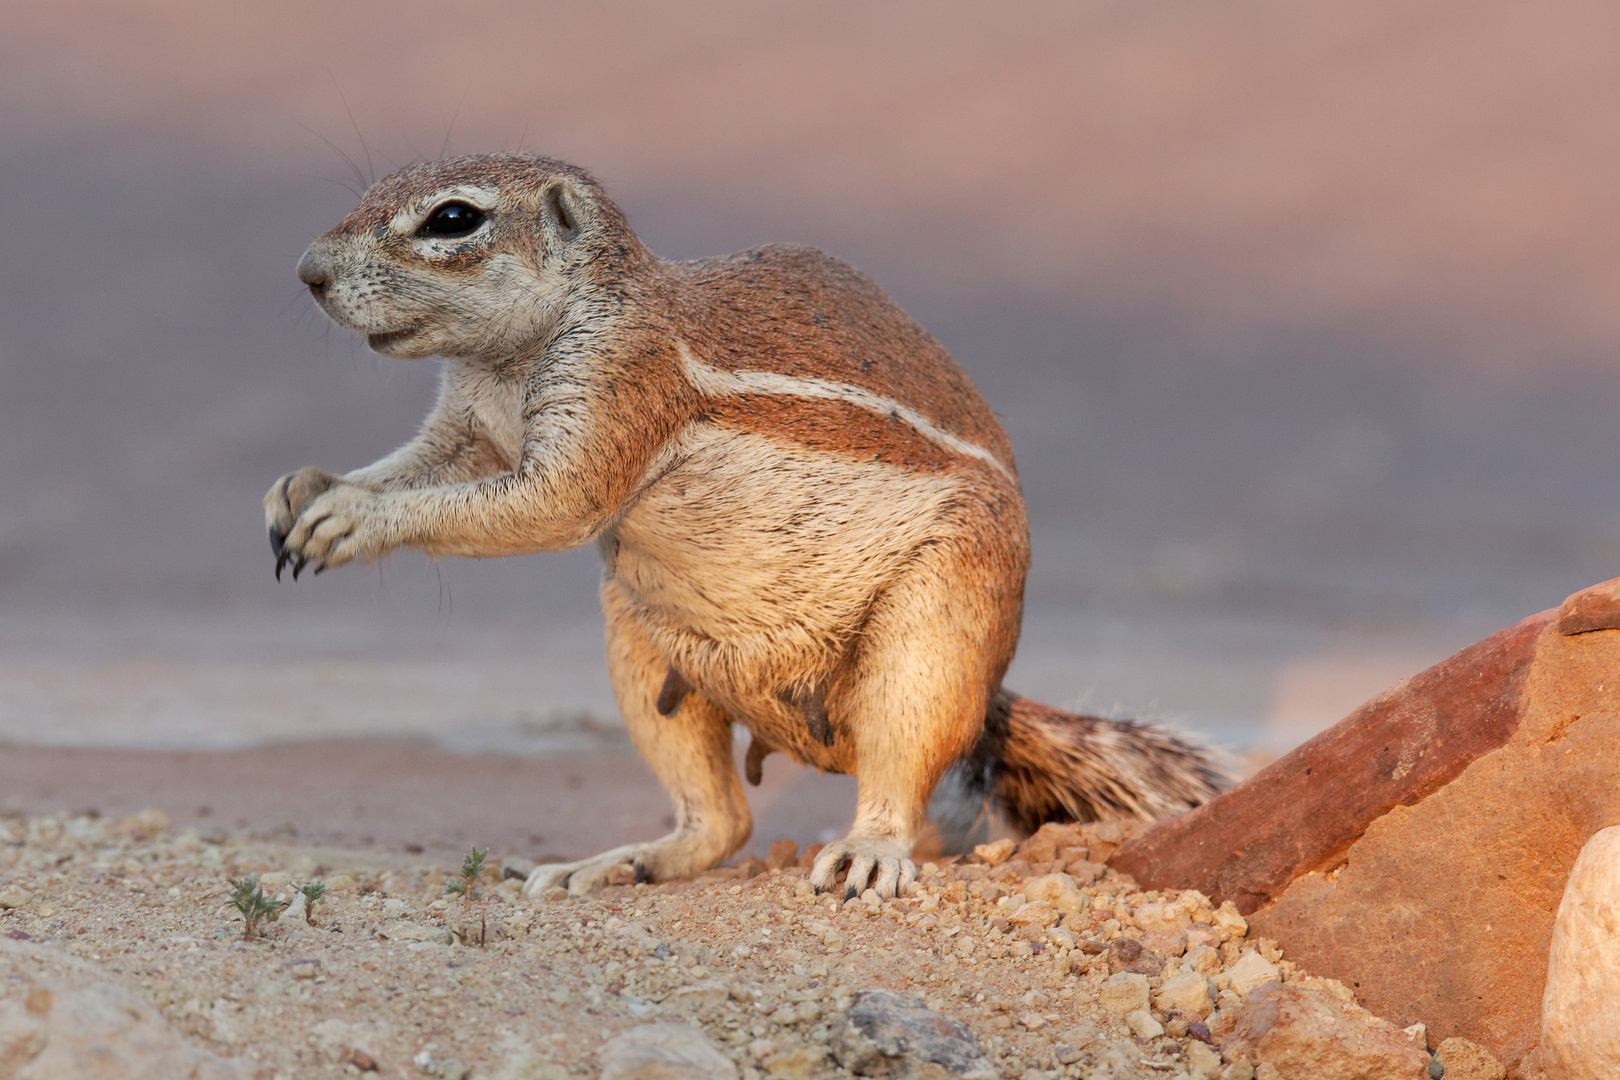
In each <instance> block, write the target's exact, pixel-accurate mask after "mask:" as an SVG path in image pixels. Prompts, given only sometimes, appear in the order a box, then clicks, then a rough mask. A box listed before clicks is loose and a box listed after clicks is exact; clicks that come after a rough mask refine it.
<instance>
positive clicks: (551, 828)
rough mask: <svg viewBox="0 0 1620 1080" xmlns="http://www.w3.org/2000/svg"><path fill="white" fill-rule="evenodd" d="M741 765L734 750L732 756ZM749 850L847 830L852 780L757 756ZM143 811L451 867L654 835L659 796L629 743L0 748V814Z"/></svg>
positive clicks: (663, 819) (210, 830) (565, 852)
mask: <svg viewBox="0 0 1620 1080" xmlns="http://www.w3.org/2000/svg"><path fill="white" fill-rule="evenodd" d="M738 760H739V763H740V761H741V754H740V752H739V759H738ZM748 795H749V801H750V805H751V806H752V808H753V811H754V822H755V830H754V833H755V835H754V840H753V842H752V843H751V844H750V846H749V847H748V848H746V849H744V851H743V854H745V855H746V854H755V855H759V856H761V857H763V856H764V854H765V851H766V848H767V846H768V844H769V842H770V841H771V840H780V839H783V838H787V839H792V840H795V841H797V842H798V843H800V844H811V843H818V842H825V841H826V840H828V839H831V838H832V837H834V836H839V835H842V834H843V832H844V830H845V829H847V828H848V826H849V822H850V820H851V818H852V817H853V814H854V806H855V783H854V781H853V780H852V779H851V778H849V777H845V776H824V775H821V774H819V773H816V772H815V771H814V770H810V769H805V768H802V767H799V766H797V765H794V764H792V763H790V762H788V761H787V760H786V759H784V758H782V757H781V756H780V755H773V756H771V757H769V758H767V759H766V762H765V770H764V778H763V781H762V783H761V784H760V786H759V787H757V788H749V789H748ZM147 807H151V808H156V809H159V810H162V811H163V812H164V813H165V814H167V815H168V816H169V817H170V819H171V820H173V821H174V822H175V823H176V824H177V825H179V826H183V827H194V828H196V829H198V830H199V831H201V832H202V833H204V834H216V833H222V832H227V831H228V832H245V833H251V834H254V835H259V836H275V837H279V838H281V839H283V840H298V841H302V842H304V843H310V844H321V845H328V846H336V847H342V848H354V849H359V850H366V851H374V852H377V853H379V854H382V853H394V854H405V855H424V856H428V857H431V858H434V859H438V860H441V861H447V862H448V861H458V860H459V859H460V858H461V854H462V853H463V852H464V851H466V850H467V848H469V847H471V846H474V845H476V846H478V847H482V848H487V849H489V850H491V851H493V852H494V853H495V854H496V857H497V858H498V857H499V856H502V855H506V854H520V855H524V856H527V857H529V858H548V857H559V858H560V857H575V858H577V857H582V856H585V855H590V854H594V853H595V852H597V851H601V850H604V849H606V848H609V847H613V846H616V845H618V844H622V843H627V842H630V841H633V840H648V839H651V838H653V837H656V836H661V835H663V833H664V832H666V831H668V828H669V826H670V824H671V818H670V816H669V815H670V805H669V799H668V797H667V796H666V795H665V794H664V792H663V789H662V788H660V787H659V786H658V781H657V780H656V779H655V778H654V777H653V775H652V772H651V771H650V770H649V769H648V768H647V767H646V765H645V764H643V763H642V761H641V759H640V758H639V757H637V756H636V754H635V752H634V751H633V750H631V749H629V747H628V746H626V747H625V748H624V749H622V750H619V751H601V752H595V753H578V754H560V755H555V756H551V757H543V758H526V757H517V756H512V755H506V754H462V753H456V752H453V751H450V750H446V749H443V748H441V747H438V746H435V745H433V744H432V743H429V742H426V741H402V740H387V739H359V740H323V741H319V742H293V743H281V744H276V745H272V746H265V747H256V748H250V749H243V750H228V751H148V750H113V749H64V748H52V747H38V746H23V745H15V744H13V745H6V744H0V812H5V813H13V814H39V813H50V812H74V813H94V814H100V815H103V816H106V817H121V816H123V815H126V814H130V813H133V812H135V811H137V810H141V809H144V808H147Z"/></svg>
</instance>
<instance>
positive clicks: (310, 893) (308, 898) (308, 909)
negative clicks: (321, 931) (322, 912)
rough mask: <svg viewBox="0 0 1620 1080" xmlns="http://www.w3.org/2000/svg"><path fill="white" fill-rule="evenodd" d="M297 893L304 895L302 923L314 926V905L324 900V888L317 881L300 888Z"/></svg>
mask: <svg viewBox="0 0 1620 1080" xmlns="http://www.w3.org/2000/svg"><path fill="white" fill-rule="evenodd" d="M298 891H299V892H301V893H303V894H304V921H305V922H306V923H308V924H309V925H311V926H314V925H315V905H316V904H319V903H321V902H322V901H323V900H325V899H326V886H325V885H324V884H322V883H321V882H319V881H312V882H310V883H309V884H308V885H303V886H300V887H299V889H298Z"/></svg>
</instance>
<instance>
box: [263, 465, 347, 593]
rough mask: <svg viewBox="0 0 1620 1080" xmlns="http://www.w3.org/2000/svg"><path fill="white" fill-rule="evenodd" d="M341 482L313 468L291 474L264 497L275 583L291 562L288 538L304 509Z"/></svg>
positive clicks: (272, 486) (265, 523)
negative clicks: (274, 564)
mask: <svg viewBox="0 0 1620 1080" xmlns="http://www.w3.org/2000/svg"><path fill="white" fill-rule="evenodd" d="M337 482H338V478H337V477H335V476H333V475H332V474H331V473H329V472H327V471H326V470H325V469H317V468H315V467H313V466H311V467H309V468H304V469H299V470H298V471H297V472H292V473H288V474H287V475H286V476H283V477H282V478H281V479H280V480H277V481H276V482H275V483H273V484H271V485H270V490H269V491H267V492H265V495H264V527H265V531H267V532H268V533H269V534H270V550H271V551H272V552H274V553H275V556H276V580H277V581H280V580H281V570H282V567H284V566H286V565H287V563H288V562H290V561H291V560H292V556H291V555H289V554H287V534H288V533H290V532H292V529H293V523H294V522H296V521H297V520H298V515H299V514H302V513H303V512H304V508H305V507H306V506H308V505H309V504H310V503H311V502H313V501H314V500H315V499H316V498H317V497H318V496H320V495H322V494H324V493H325V492H326V491H327V489H329V488H330V487H331V486H332V485H333V484H336V483H337Z"/></svg>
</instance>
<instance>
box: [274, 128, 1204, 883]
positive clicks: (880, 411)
mask: <svg viewBox="0 0 1620 1080" xmlns="http://www.w3.org/2000/svg"><path fill="white" fill-rule="evenodd" d="M298 276H299V278H300V279H302V280H303V282H304V283H305V284H306V285H308V286H309V288H310V291H311V292H312V293H313V294H314V297H315V299H316V301H317V302H318V303H319V304H320V306H321V307H322V308H323V309H325V311H326V312H327V314H328V315H330V316H331V317H332V319H333V320H334V321H336V322H337V323H338V324H340V325H342V326H345V327H348V328H350V329H353V330H357V331H360V332H361V333H363V334H365V335H366V337H367V340H368V342H369V343H370V345H371V347H372V348H373V349H374V350H376V351H377V352H380V353H382V354H384V355H386V356H393V357H401V358H423V357H428V356H433V355H438V356H442V357H445V358H447V360H446V363H445V368H444V377H443V384H442V388H441V391H440V394H439V400H438V403H437V405H436V406H435V407H434V409H433V411H432V413H431V414H430V415H429V416H428V418H427V420H426V422H425V423H424V425H423V427H422V430H421V432H420V433H419V434H418V435H417V436H416V438H415V439H413V440H412V441H411V442H409V443H407V444H406V445H405V446H403V447H401V448H400V449H399V450H396V451H395V452H394V453H392V454H390V455H388V456H387V457H385V458H383V459H382V460H381V461H378V462H376V463H375V464H372V465H368V466H366V467H365V468H363V469H358V470H356V471H354V472H351V473H347V474H345V475H342V476H335V475H333V474H331V473H327V472H323V471H321V470H319V469H314V468H306V469H302V470H300V471H298V472H295V473H292V474H290V475H288V476H285V477H283V478H282V479H281V480H279V481H277V482H276V483H275V485H274V486H272V487H271V489H270V492H269V494H268V495H266V497H265V515H266V522H267V524H268V527H269V531H270V541H271V546H272V548H273V549H274V551H275V556H276V573H277V576H278V577H279V576H280V573H281V569H282V567H284V566H286V565H288V564H290V565H291V567H292V571H293V576H294V577H297V576H298V573H299V571H300V570H302V569H303V568H304V567H306V566H313V567H314V569H315V572H316V573H319V572H320V571H322V570H325V569H327V568H328V567H332V566H337V565H340V564H342V563H346V562H350V561H351V560H354V559H365V560H375V559H377V558H379V557H380V556H382V555H383V554H385V553H386V552H388V551H389V550H391V549H393V548H396V547H400V546H402V545H408V546H410V547H415V548H419V549H421V550H422V551H425V552H427V553H428V554H430V555H434V556H438V555H466V556H493V555H517V554H522V553H527V552H535V551H555V550H559V549H563V548H571V547H575V546H578V545H582V544H585V543H588V542H592V541H594V542H595V543H596V545H597V547H598V549H599V550H600V552H601V556H602V561H603V564H604V568H605V570H604V574H603V578H602V586H601V597H602V607H603V611H604V613H605V617H606V628H607V659H608V668H609V672H610V674H611V677H612V682H613V689H614V694H615V696H616V698H617V700H618V703H619V707H620V709H621V710H622V712H623V714H624V721H625V724H626V726H627V727H628V729H629V733H630V736H631V738H632V739H633V740H634V742H635V745H636V748H637V749H638V750H639V751H640V752H641V755H642V757H644V758H645V759H646V761H647V763H648V764H649V765H650V766H651V767H652V769H653V771H654V772H655V773H656V774H657V776H658V778H659V780H660V781H661V782H662V783H663V785H664V787H665V788H666V789H668V791H669V794H670V797H671V798H672V799H673V800H674V803H675V828H674V831H673V832H671V833H670V834H669V835H668V836H665V837H664V838H662V839H659V840H653V841H650V842H646V843H638V844H630V845H627V846H625V847H620V848H615V849H614V850H612V851H608V852H605V853H603V854H601V855H598V856H596V857H594V858H590V859H586V860H584V861H582V862H576V863H567V864H559V865H547V866H542V867H540V868H539V869H537V870H536V871H535V872H534V874H533V875H532V876H531V877H530V878H529V880H528V882H527V885H526V889H527V891H528V892H529V893H530V894H531V895H534V894H538V893H540V892H544V891H545V890H546V889H548V888H551V887H553V886H556V885H566V886H567V887H568V888H569V889H570V891H572V892H575V893H581V892H586V891H589V890H591V889H593V888H595V887H596V886H598V885H599V884H601V883H602V882H603V881H604V880H605V878H606V876H607V874H608V872H609V871H610V870H612V869H613V868H614V867H616V866H620V865H624V864H631V865H633V866H634V868H635V871H636V874H637V876H638V877H639V878H645V879H651V880H655V881H656V880H668V879H673V878H682V877H687V876H690V875H692V874H695V873H697V872H699V871H702V870H704V869H707V868H709V867H712V866H714V865H716V864H718V863H719V862H720V861H721V860H722V859H724V858H725V857H726V856H728V855H730V854H731V853H732V852H734V851H736V850H737V849H738V848H739V847H740V846H742V844H743V843H744V842H745V841H746V840H747V839H748V837H749V834H750V832H751V831H752V827H753V825H752V819H751V817H750V814H749V810H748V804H747V802H746V800H745V799H744V797H743V790H742V786H741V783H740V782H739V778H738V776H737V769H736V766H735V762H734V759H733V757H732V725H733V724H742V725H744V726H745V727H747V728H748V729H749V731H750V732H751V733H752V736H753V739H754V743H753V748H752V750H751V752H750V754H749V761H748V765H749V768H748V771H749V772H750V773H752V774H754V776H752V777H751V778H752V779H757V770H758V765H759V759H760V757H761V756H763V754H764V753H768V752H770V751H772V750H775V751H780V752H782V753H784V754H787V755H789V756H790V757H792V758H793V759H795V760H797V761H800V762H804V763H806V764H809V765H813V766H815V767H816V768H819V769H823V770H827V771H833V772H841V773H852V774H854V776H855V777H856V779H857V781H858V783H859V796H858V801H857V811H856V816H855V823H854V827H853V828H852V829H851V830H850V832H849V835H848V836H846V837H845V838H844V839H842V840H840V841H837V842H835V843H832V844H829V845H827V846H826V848H825V849H823V850H822V852H821V853H820V855H819V856H818V857H817V859H816V861H815V865H814V867H813V868H812V871H811V880H812V882H813V884H814V885H815V886H816V888H817V889H818V890H820V889H827V888H831V887H832V886H833V885H834V884H835V882H836V879H837V874H838V872H839V870H840V869H842V868H843V867H844V866H846V865H847V866H848V874H847V876H846V879H845V885H846V891H847V892H848V893H850V894H854V893H859V892H861V891H862V890H864V889H866V888H867V887H868V886H870V887H872V888H875V889H876V890H877V891H878V893H879V894H880V895H883V896H893V895H894V894H895V893H896V891H897V890H898V889H900V888H903V887H904V885H905V884H906V883H908V882H909V880H910V879H911V878H912V877H914V876H915V873H916V871H915V867H914V866H913V864H912V863H911V861H910V855H911V850H912V845H913V841H914V838H915V836H916V833H917V830H918V828H919V826H920V825H921V824H922V822H923V817H924V813H925V810H926V807H927V804H928V800H929V796H930V793H931V792H932V791H933V790H934V788H935V785H936V784H937V783H938V782H939V781H940V779H941V778H942V776H944V775H945V773H946V772H947V771H948V770H950V769H952V768H953V767H958V768H960V769H962V771H963V774H964V775H966V776H967V777H968V778H969V779H970V781H972V782H975V783H978V784H979V785H981V786H982V787H983V789H984V790H985V792H986V793H988V794H989V795H990V796H992V797H993V798H995V799H997V800H998V801H999V802H1000V803H1001V804H1002V805H1003V806H1004V807H1005V809H1006V811H1007V812H1008V813H1009V814H1010V815H1011V817H1012V819H1013V820H1014V821H1015V822H1017V823H1018V824H1019V825H1021V826H1024V827H1027V828H1033V827H1034V826H1036V825H1038V824H1039V823H1040V822H1042V821H1046V820H1053V819H1058V820H1062V819H1079V820H1091V819H1094V818H1097V817H1100V816H1137V817H1141V818H1146V819H1152V818H1157V817H1162V816H1165V815H1169V814H1173V813H1176V812H1179V811H1181V810H1184V809H1186V808H1188V807H1191V806H1194V805H1197V804H1198V803H1200V802H1203V801H1204V800H1206V799H1208V798H1209V797H1210V796H1211V795H1213V794H1214V793H1215V792H1216V791H1217V790H1218V789H1219V787H1220V785H1221V783H1222V775H1221V772H1220V770H1219V768H1218V767H1217V766H1216V765H1215V764H1214V763H1213V761H1212V760H1211V758H1210V756H1209V755H1207V754H1206V753H1205V752H1203V751H1201V750H1200V749H1198V748H1197V747H1195V746H1193V745H1191V744H1189V743H1187V742H1185V741H1183V740H1181V739H1180V738H1178V737H1176V736H1174V735H1171V734H1168V733H1166V732H1163V731H1160V730H1158V729H1155V728H1151V727H1145V726H1140V725H1135V724H1130V723H1126V722H1122V721H1111V720H1103V719H1099V718H1095V717H1084V716H1075V715H1073V714H1069V713H1063V712H1060V711H1058V710H1056V709H1051V708H1048V707H1047V706H1043V705H1038V704H1036V703H1034V702H1031V701H1029V700H1027V699H1024V698H1019V697H1016V696H1015V695H1013V694H1010V693H1008V692H1007V691H1005V690H1003V689H1002V688H1001V680H1002V676H1003V674H1004V673H1005V672H1006V670H1007V665H1008V663H1009V662H1010V661H1011V660H1012V656H1013V649H1014V646H1015V645H1016V643H1017V640H1018V631H1019V622H1020V618H1021V615H1022V608H1023V590H1024V575H1025V571H1026V569H1027V567H1028V563H1029V535H1028V526H1027V524H1026V521H1025V516H1024V504H1023V500H1022V497H1021V495H1020V492H1019V486H1018V478H1017V474H1016V472H1015V471H1014V466H1013V453H1012V445H1011V443H1010V442H1009V440H1008V438H1007V435H1006V433H1005V432H1004V431H1003V430H1002V428H1001V425H1000V424H999V423H998V422H997V420H996V418H995V416H994V414H992V413H991V411H990V408H989V407H988V406H987V405H986V404H985V402H984V400H983V398H981V397H980V395H979V393H978V391H977V389H976V388H975V387H974V385H973V383H972V382H971V381H970V380H969V379H968V377H967V375H966V374H965V373H963V371H962V370H961V369H960V368H959V367H957V365H956V364H955V362H954V361H952V359H951V358H950V356H949V355H948V354H947V353H946V352H945V350H944V348H942V347H941V346H940V344H939V343H938V342H937V341H935V340H934V339H933V338H932V337H930V336H929V334H928V333H927V332H926V331H925V330H923V328H922V327H921V326H919V325H917V323H916V322H914V321H912V319H910V318H909V317H908V316H907V315H906V314H905V312H903V311H901V310H900V308H899V307H898V306H897V305H896V304H895V303H894V301H893V300H891V299H890V298H889V296H888V295H887V294H886V293H884V292H883V290H882V289H880V288H878V287H877V285H875V284H873V283H872V282H871V281H870V280H869V279H868V278H866V277H865V276H863V275H862V274H861V273H860V272H859V271H857V270H855V269H853V268H852V267H850V266H848V265H846V264H845V263H842V262H840V261H838V260H837V259H834V258H832V257H830V256H828V255H825V254H823V253H822V252H820V251H816V250H813V249H810V248H805V247H795V246H788V245H770V246H767V247H762V248H756V249H754V250H752V251H745V252H742V253H740V254H736V255H728V256H724V257H721V258H713V259H701V260H697V261H695V262H667V261H665V260H662V259H659V258H658V257H657V256H655V255H653V254H652V253H651V252H650V251H649V250H648V249H647V248H646V247H645V246H644V245H643V244H642V243H641V241H640V240H638V239H637V238H636V236H635V234H634V233H632V232H631V231H630V228H629V226H628V225H627V224H626V221H625V218H624V214H623V213H622V212H621V211H620V209H619V208H618V207H617V206H616V205H614V203H613V202H612V201H611V200H609V199H608V198H607V196H606V195H605V194H604V193H603V191H602V188H601V187H600V185H599V184H598V183H597V182H596V181H595V180H594V179H593V178H592V177H591V176H590V175H589V174H587V173H586V172H584V171H583V170H581V169H578V168H576V167H574V166H571V165H567V164H564V163H562V162H559V161H554V160H551V159H548V158H543V157H533V156H526V155H510V154H501V155H483V156H476V157H467V158H460V159H457V160H452V161H441V162H432V163H427V164H421V165H414V166H411V167H409V168H406V169H402V170H401V171H399V172H397V173H395V174H394V175H392V176H390V177H388V178H387V179H385V180H383V181H381V182H380V183H378V184H376V185H374V186H373V187H372V188H371V189H370V190H368V191H367V192H366V193H365V194H364V196H363V197H362V199H361V202H360V205H359V207H358V208H357V209H355V210H354V212H353V213H351V214H349V216H348V217H346V218H344V219H343V220H342V221H341V222H340V223H339V224H338V225H337V226H336V227H335V228H333V229H332V230H331V231H330V232H328V233H327V234H326V235H324V236H322V237H321V238H320V239H318V240H316V241H315V243H314V244H313V245H311V247H310V248H309V250H308V251H307V252H305V254H304V256H303V258H302V259H301V260H300V261H299V264H298Z"/></svg>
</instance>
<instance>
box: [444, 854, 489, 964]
mask: <svg viewBox="0 0 1620 1080" xmlns="http://www.w3.org/2000/svg"><path fill="white" fill-rule="evenodd" d="M488 854H489V849H488V848H473V849H472V850H471V851H470V852H468V853H467V857H466V858H465V859H462V860H461V878H460V880H457V881H447V882H445V883H444V891H445V893H446V894H447V895H449V896H459V897H461V912H462V915H463V917H465V915H466V913H467V908H468V907H469V906H471V904H472V902H473V901H474V900H477V899H478V898H479V897H480V896H482V895H483V890H482V889H480V888H479V887H478V879H479V878H481V877H483V876H484V857H485V856H486V855H488ZM456 936H457V937H459V938H460V939H461V940H462V942H463V943H465V944H469V945H470V944H472V942H471V941H470V940H469V939H470V937H471V934H470V933H468V932H467V931H466V930H465V929H457V930H456ZM488 936H489V918H488V915H487V914H486V913H485V912H483V911H480V912H479V913H478V945H479V947H480V948H482V947H483V945H484V942H485V940H486V939H487V938H488Z"/></svg>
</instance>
